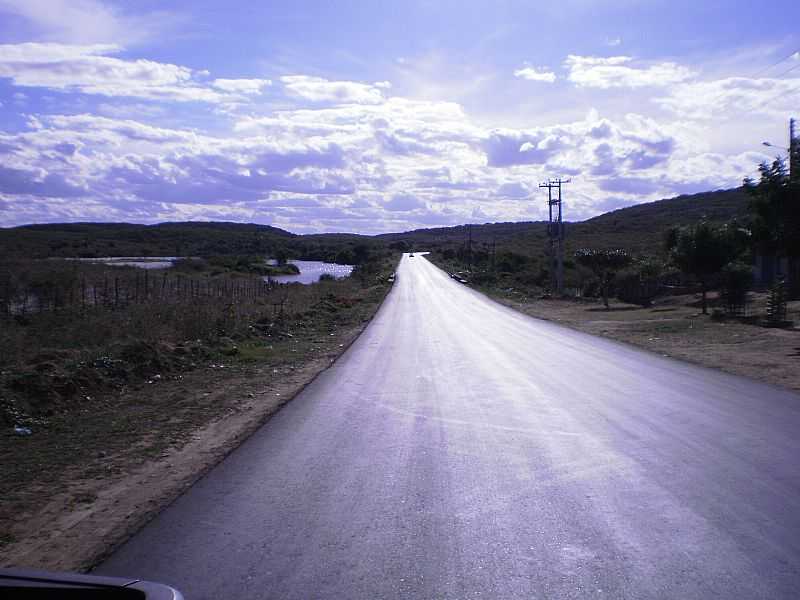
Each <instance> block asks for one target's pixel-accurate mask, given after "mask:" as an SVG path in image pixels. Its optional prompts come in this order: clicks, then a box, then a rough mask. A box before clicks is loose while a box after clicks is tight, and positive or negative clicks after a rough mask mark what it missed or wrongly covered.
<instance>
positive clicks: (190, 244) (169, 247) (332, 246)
mask: <svg viewBox="0 0 800 600" xmlns="http://www.w3.org/2000/svg"><path fill="white" fill-rule="evenodd" d="M746 215H747V197H746V195H745V193H744V191H743V190H742V189H741V188H739V189H734V190H727V191H718V192H708V193H703V194H694V195H691V196H679V197H677V198H671V199H668V200H660V201H658V202H650V203H646V204H639V205H636V206H631V207H628V208H623V209H620V210H615V211H613V212H610V213H606V214H603V215H600V216H598V217H594V218H593V219H589V220H587V221H580V222H576V223H568V224H567V250H568V252H572V251H573V250H574V249H576V248H580V247H592V248H607V247H614V248H616V247H621V248H625V249H627V250H628V251H630V252H632V253H635V254H653V253H657V252H659V251H660V249H661V248H662V245H663V238H664V232H665V231H666V230H667V229H669V228H670V227H673V226H675V225H686V224H689V223H695V222H697V221H698V220H699V219H701V218H702V217H705V218H707V219H709V220H711V221H717V222H722V221H728V220H730V219H733V218H745V217H746ZM470 228H471V230H472V240H473V248H477V249H480V248H481V247H483V248H486V247H488V246H489V244H491V243H492V242H493V241H494V242H496V243H497V246H498V248H503V249H505V250H509V251H513V252H516V253H519V254H526V255H529V256H541V255H542V253H543V252H544V248H545V242H546V238H547V225H546V223H545V222H542V221H537V222H524V223H487V224H484V225H472V226H471V227H470ZM467 235H468V228H467V227H466V226H464V225H460V226H458V227H444V228H435V229H418V230H415V231H408V232H405V233H390V234H384V235H379V236H363V235H356V234H349V233H326V234H313V235H296V234H293V233H290V232H288V231H284V230H283V229H279V228H277V227H271V226H269V225H255V224H250V223H226V222H186V223H159V224H157V225H137V224H131V223H59V224H49V225H24V226H21V227H13V228H6V229H2V228H0V256H4V257H26V258H46V257H51V256H64V257H99V256H204V255H213V254H273V255H274V254H275V253H276V252H277V251H285V252H288V254H289V255H290V256H292V257H295V258H317V259H328V260H333V259H334V258H335V257H336V256H339V259H340V260H344V258H346V257H348V256H350V255H351V253H352V251H353V249H354V248H356V247H357V246H359V245H365V246H369V247H370V248H374V249H378V248H379V247H382V248H384V249H385V247H386V246H387V245H388V244H390V243H393V242H395V243H397V242H404V244H405V245H407V246H411V247H414V248H419V249H424V248H437V247H438V248H447V247H450V248H457V247H459V246H461V245H463V243H464V241H465V240H466V238H467ZM342 252H343V254H340V253H342Z"/></svg>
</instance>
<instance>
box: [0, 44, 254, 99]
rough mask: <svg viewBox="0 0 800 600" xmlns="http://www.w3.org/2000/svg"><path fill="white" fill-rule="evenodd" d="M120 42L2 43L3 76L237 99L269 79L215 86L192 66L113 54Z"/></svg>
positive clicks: (103, 89)
mask: <svg viewBox="0 0 800 600" xmlns="http://www.w3.org/2000/svg"><path fill="white" fill-rule="evenodd" d="M120 51H121V48H120V47H119V46H115V45H109V44H92V45H86V46H78V45H69V44H56V43H31V42H29V43H24V44H13V45H12V44H5V45H0V77H7V78H9V79H11V80H12V82H13V83H14V85H17V86H25V87H44V88H49V89H56V90H62V91H77V92H81V93H84V94H96V95H101V96H107V97H135V98H143V99H148V100H173V101H182V102H186V101H199V102H212V103H222V102H235V101H241V100H243V99H245V96H247V95H249V94H253V93H255V90H256V89H261V87H263V86H265V85H268V83H267V82H268V80H261V79H259V80H255V79H217V80H214V81H213V82H212V83H211V84H210V85H209V84H207V83H205V82H204V81H203V75H202V74H200V73H195V72H193V71H192V70H191V69H189V68H187V67H182V66H178V65H173V64H169V63H160V62H155V61H151V60H145V59H137V60H123V59H120V58H116V57H113V56H108V55H109V54H116V53H118V52H120Z"/></svg>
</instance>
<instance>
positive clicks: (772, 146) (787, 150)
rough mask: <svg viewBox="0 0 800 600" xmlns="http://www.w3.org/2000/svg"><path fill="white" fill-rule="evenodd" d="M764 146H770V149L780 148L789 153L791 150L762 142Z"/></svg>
mask: <svg viewBox="0 0 800 600" xmlns="http://www.w3.org/2000/svg"><path fill="white" fill-rule="evenodd" d="M761 145H762V146H768V147H769V148H779V149H780V150H786V152H789V148H784V147H783V146H776V145H775V144H770V143H769V142H761Z"/></svg>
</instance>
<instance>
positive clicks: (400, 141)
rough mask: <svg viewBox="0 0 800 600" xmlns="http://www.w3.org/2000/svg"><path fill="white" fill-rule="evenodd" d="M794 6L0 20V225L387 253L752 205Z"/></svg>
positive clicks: (794, 101) (209, 4) (795, 52)
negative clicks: (685, 205) (438, 237)
mask: <svg viewBox="0 0 800 600" xmlns="http://www.w3.org/2000/svg"><path fill="white" fill-rule="evenodd" d="M790 116H797V117H800V3H798V2H797V0H776V1H775V2H772V3H769V4H768V5H765V4H764V3H763V2H755V1H753V2H750V1H741V0H740V1H733V0H731V1H727V2H726V1H722V0H708V1H703V2H697V0H665V1H661V0H649V1H648V0H615V1H609V2H594V1H589V0H558V1H557V2H556V1H553V2H550V1H541V2H538V1H537V2H530V1H528V2H522V1H520V2H514V1H503V0H494V1H492V2H470V1H469V0H459V1H450V0H442V1H436V0H403V1H400V2H392V1H390V0H386V1H385V2H384V1H380V2H377V1H372V0H362V1H348V0H338V1H322V0H318V1H304V0H291V1H287V2H274V1H272V2H252V1H247V2H243V1H242V2H240V1H239V0H228V1H227V2H213V1H210V0H194V1H193V2H191V3H190V2H156V1H152V0H124V1H123V0H118V1H114V0H0V117H1V118H0V226H3V227H8V226H13V225H19V224H25V223H41V222H63V221H128V222H142V223H153V222H160V221H168V220H169V221H175V220H227V221H246V222H257V223H265V224H272V225H275V226H278V227H282V228H285V229H288V230H290V231H294V232H299V233H306V232H318V231H353V232H360V233H380V232H386V231H401V230H407V229H411V228H416V227H427V226H443V225H455V224H461V223H465V222H473V223H483V222H488V221H519V220H532V219H540V218H542V217H543V216H544V215H545V209H546V204H545V198H546V196H545V195H544V194H543V193H542V190H539V189H538V187H537V185H538V183H539V182H541V181H543V180H546V179H547V178H548V177H559V176H560V177H570V178H571V179H572V182H571V183H570V184H569V185H568V186H567V187H566V188H565V206H566V215H567V218H568V219H570V220H578V219H584V218H587V217H590V216H593V215H596V214H599V213H602V212H606V211H608V210H611V209H614V208H618V207H622V206H627V205H630V204H634V203H640V202H646V201H649V200H655V199H658V198H664V197H671V196H675V195H679V194H683V193H693V192H699V191H705V190H709V189H718V188H728V187H733V186H736V185H739V184H740V182H741V180H742V178H743V177H744V176H747V175H752V174H753V173H754V171H755V167H756V166H757V164H758V163H759V162H760V161H762V160H764V159H768V158H770V157H771V156H774V155H775V154H776V153H778V152H779V150H778V149H770V148H766V147H764V146H762V145H761V142H762V141H764V140H770V141H772V142H773V143H775V144H776V145H782V146H786V145H788V140H787V124H788V119H789V117H790Z"/></svg>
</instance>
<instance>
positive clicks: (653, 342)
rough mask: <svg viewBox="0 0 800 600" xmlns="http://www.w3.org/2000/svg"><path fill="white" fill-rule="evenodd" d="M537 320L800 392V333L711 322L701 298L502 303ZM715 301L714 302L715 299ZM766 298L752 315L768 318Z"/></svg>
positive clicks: (799, 309)
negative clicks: (647, 302)
mask: <svg viewBox="0 0 800 600" xmlns="http://www.w3.org/2000/svg"><path fill="white" fill-rule="evenodd" d="M497 299H498V300H500V301H501V302H503V303H504V304H507V305H509V306H511V307H513V308H515V309H517V310H520V311H522V312H524V313H526V314H529V315H531V316H533V317H537V318H541V319H546V320H548V321H554V322H557V323H561V324H563V325H567V326H569V327H572V328H574V329H579V330H581V331H585V332H587V333H591V334H594V335H601V336H605V337H609V338H612V339H615V340H619V341H621V342H626V343H629V344H633V345H635V346H639V347H640V348H645V349H647V350H650V351H652V352H656V353H658V354H662V355H665V356H671V357H674V358H678V359H681V360H686V361H689V362H693V363H696V364H699V365H703V366H706V367H711V368H715V369H721V370H723V371H727V372H729V373H734V374H737V375H743V376H746V377H751V378H753V379H758V380H761V381H764V382H767V383H771V384H774V385H779V386H783V387H786V388H790V389H793V390H797V391H800V328H798V327H797V326H795V328H793V329H774V328H768V327H762V326H760V325H758V324H750V323H747V322H743V321H742V320H733V319H728V320H723V321H715V320H712V319H711V318H710V317H709V316H708V315H703V314H701V312H700V309H699V307H698V297H697V296H694V295H689V296H668V297H665V298H661V299H660V300H658V301H657V302H656V303H655V304H654V306H652V307H649V308H642V307H641V306H636V305H630V304H622V303H612V304H611V310H605V309H604V308H603V306H602V305H601V304H600V302H599V301H597V302H577V301H569V300H533V299H524V300H520V299H510V298H508V297H498V298H497ZM711 299H712V301H713V300H714V297H713V295H712V298H711ZM765 305H766V295H765V294H756V295H754V302H753V304H752V306H751V309H750V310H751V312H752V313H753V314H755V315H758V314H764V312H765ZM789 318H790V319H793V320H794V322H795V323H796V324H800V301H795V302H791V303H790V304H789Z"/></svg>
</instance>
